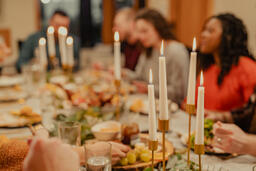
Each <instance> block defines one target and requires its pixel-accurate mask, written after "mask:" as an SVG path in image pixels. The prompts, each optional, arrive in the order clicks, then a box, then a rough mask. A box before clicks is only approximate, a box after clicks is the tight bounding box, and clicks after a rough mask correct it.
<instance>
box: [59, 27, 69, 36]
mask: <svg viewBox="0 0 256 171" xmlns="http://www.w3.org/2000/svg"><path fill="white" fill-rule="evenodd" d="M58 33H59V34H62V35H67V34H68V30H67V28H66V27H59V29H58Z"/></svg>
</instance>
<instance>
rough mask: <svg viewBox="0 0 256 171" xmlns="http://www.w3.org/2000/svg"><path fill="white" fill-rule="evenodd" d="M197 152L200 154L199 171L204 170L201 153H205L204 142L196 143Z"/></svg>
mask: <svg viewBox="0 0 256 171" xmlns="http://www.w3.org/2000/svg"><path fill="white" fill-rule="evenodd" d="M195 153H196V154H198V160H199V161H198V164H199V171H202V161H201V155H203V154H204V145H203V144H195Z"/></svg>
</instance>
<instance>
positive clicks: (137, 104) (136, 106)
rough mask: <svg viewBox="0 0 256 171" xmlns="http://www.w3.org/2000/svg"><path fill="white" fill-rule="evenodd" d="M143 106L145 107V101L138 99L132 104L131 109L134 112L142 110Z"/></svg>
mask: <svg viewBox="0 0 256 171" xmlns="http://www.w3.org/2000/svg"><path fill="white" fill-rule="evenodd" d="M143 107H144V103H143V101H142V100H141V99H136V100H134V102H133V103H132V105H131V106H130V110H131V111H132V112H140V111H141V109H142V108H143Z"/></svg>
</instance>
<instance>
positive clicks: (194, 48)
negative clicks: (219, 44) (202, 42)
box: [192, 37, 196, 52]
mask: <svg viewBox="0 0 256 171" xmlns="http://www.w3.org/2000/svg"><path fill="white" fill-rule="evenodd" d="M192 50H193V52H195V51H196V38H195V37H194V39H193V48H192Z"/></svg>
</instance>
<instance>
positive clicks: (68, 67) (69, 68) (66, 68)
mask: <svg viewBox="0 0 256 171" xmlns="http://www.w3.org/2000/svg"><path fill="white" fill-rule="evenodd" d="M62 69H63V71H64V74H65V75H66V76H67V77H68V79H69V81H72V80H73V74H72V73H73V72H72V71H73V66H71V65H62Z"/></svg>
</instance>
